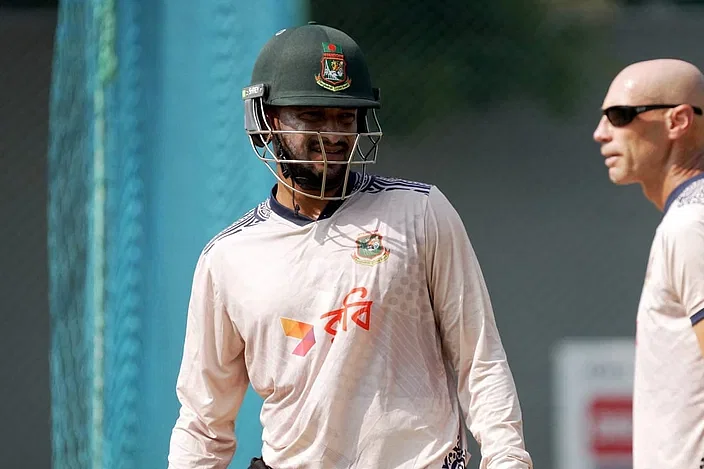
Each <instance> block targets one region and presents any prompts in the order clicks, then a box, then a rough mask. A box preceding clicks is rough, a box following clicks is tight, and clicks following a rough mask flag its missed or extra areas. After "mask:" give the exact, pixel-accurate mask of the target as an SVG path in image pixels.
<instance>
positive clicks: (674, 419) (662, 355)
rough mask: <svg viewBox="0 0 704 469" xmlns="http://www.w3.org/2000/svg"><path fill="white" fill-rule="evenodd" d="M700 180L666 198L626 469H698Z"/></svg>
mask: <svg viewBox="0 0 704 469" xmlns="http://www.w3.org/2000/svg"><path fill="white" fill-rule="evenodd" d="M702 319H704V176H699V177H695V178H693V179H690V180H689V181H687V182H685V183H683V184H682V185H680V186H679V187H678V188H677V189H676V190H675V191H674V192H673V193H672V195H671V196H670V197H669V198H668V201H667V203H666V206H665V215H664V216H663V218H662V221H661V222H660V225H659V226H658V228H657V230H656V232H655V237H654V239H653V243H652V247H651V250H650V259H649V261H648V266H647V273H646V277H645V282H644V285H643V293H642V295H641V299H640V305H639V308H638V318H637V320H638V327H637V332H636V356H635V359H636V361H635V377H634V390H633V469H689V468H692V469H699V468H700V467H702V466H704V357H703V356H702V352H701V349H700V347H699V343H698V341H697V337H696V335H695V333H694V331H693V330H692V326H694V325H695V324H697V323H698V322H699V321H701V320H702Z"/></svg>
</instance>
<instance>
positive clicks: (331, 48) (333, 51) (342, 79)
mask: <svg viewBox="0 0 704 469" xmlns="http://www.w3.org/2000/svg"><path fill="white" fill-rule="evenodd" d="M315 82H316V83H318V85H320V86H322V87H323V88H325V89H326V90H329V91H342V90H345V89H347V88H349V87H350V85H351V84H352V79H351V78H350V77H348V76H347V61H346V60H345V55H344V54H343V52H342V47H340V46H339V45H338V44H333V43H331V42H323V56H322V57H321V59H320V73H319V74H318V75H316V76H315Z"/></svg>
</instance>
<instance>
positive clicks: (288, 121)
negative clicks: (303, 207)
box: [271, 106, 357, 189]
mask: <svg viewBox="0 0 704 469" xmlns="http://www.w3.org/2000/svg"><path fill="white" fill-rule="evenodd" d="M271 118H272V122H273V126H274V129H275V130H285V131H316V132H345V133H350V134H351V135H335V134H329V133H327V134H326V133H323V134H321V135H320V136H318V135H312V134H302V133H286V134H279V136H278V137H279V140H280V142H281V145H282V146H283V149H284V151H285V152H286V153H288V156H289V157H290V158H291V159H292V160H303V161H311V162H313V163H311V164H307V163H306V164H298V163H296V164H295V166H296V170H297V171H298V173H299V174H301V173H304V175H305V176H306V177H307V178H309V179H311V180H314V181H319V182H320V183H322V179H323V176H324V174H325V172H326V170H325V164H324V161H328V162H330V161H333V162H334V161H347V160H348V159H349V157H350V154H351V152H352V150H353V149H354V143H355V133H356V132H357V110H356V109H341V108H323V107H294V106H290V107H289V106H286V107H278V108H275V109H273V110H272V113H271ZM291 166H293V165H291ZM347 166H348V165H346V164H328V166H327V179H326V182H325V186H326V188H330V189H332V188H336V187H340V186H341V185H342V182H343V180H344V177H345V172H346V171H347Z"/></svg>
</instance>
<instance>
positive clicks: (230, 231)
mask: <svg viewBox="0 0 704 469" xmlns="http://www.w3.org/2000/svg"><path fill="white" fill-rule="evenodd" d="M270 216H271V206H270V205H269V199H267V200H265V201H264V202H261V203H260V204H259V205H257V206H256V207H254V208H253V209H252V210H250V211H249V212H247V213H245V214H244V215H243V216H242V218H240V219H239V220H237V221H236V222H235V223H233V224H232V225H230V226H228V227H227V228H225V229H224V230H222V231H221V232H220V233H218V234H217V235H216V236H215V237H214V238H213V239H211V240H210V242H209V243H208V244H207V245H206V246H205V248H203V254H207V253H208V251H210V250H211V249H212V248H213V246H214V245H215V243H217V242H218V241H220V240H221V239H224V238H227V237H228V236H232V235H234V234H237V233H239V232H240V231H242V230H244V229H246V228H249V227H250V226H254V225H256V224H258V223H260V222H263V221H266V220H268V219H269V217H270Z"/></svg>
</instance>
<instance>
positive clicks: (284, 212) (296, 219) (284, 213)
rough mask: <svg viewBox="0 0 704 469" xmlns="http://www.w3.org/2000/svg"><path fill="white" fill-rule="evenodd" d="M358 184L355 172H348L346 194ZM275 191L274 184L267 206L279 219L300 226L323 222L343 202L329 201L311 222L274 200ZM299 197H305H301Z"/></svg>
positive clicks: (276, 185)
mask: <svg viewBox="0 0 704 469" xmlns="http://www.w3.org/2000/svg"><path fill="white" fill-rule="evenodd" d="M359 182H360V175H359V174H358V173H355V172H350V179H349V181H348V183H347V194H349V193H350V192H352V190H353V189H354V187H355V186H356V185H357V184H359ZM277 189H278V184H274V187H272V188H271V195H270V196H269V205H270V206H271V210H272V211H273V212H274V213H276V214H277V215H279V216H280V217H281V218H285V219H286V220H288V221H290V222H292V223H295V224H297V225H300V226H303V225H307V224H308V223H313V222H315V221H318V220H325V219H326V218H330V217H331V216H332V215H333V214H334V213H335V212H336V211H337V209H339V208H340V207H341V206H342V204H343V202H344V200H331V201H329V202H328V203H327V205H326V206H325V208H324V209H323V211H322V212H321V213H320V216H319V217H318V220H313V219H312V218H308V217H306V216H305V215H301V214H300V213H297V212H296V211H295V210H291V209H290V208H288V207H286V206H285V205H282V204H281V202H279V201H278V200H276V190H277ZM300 197H305V196H304V195H301V196H300Z"/></svg>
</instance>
